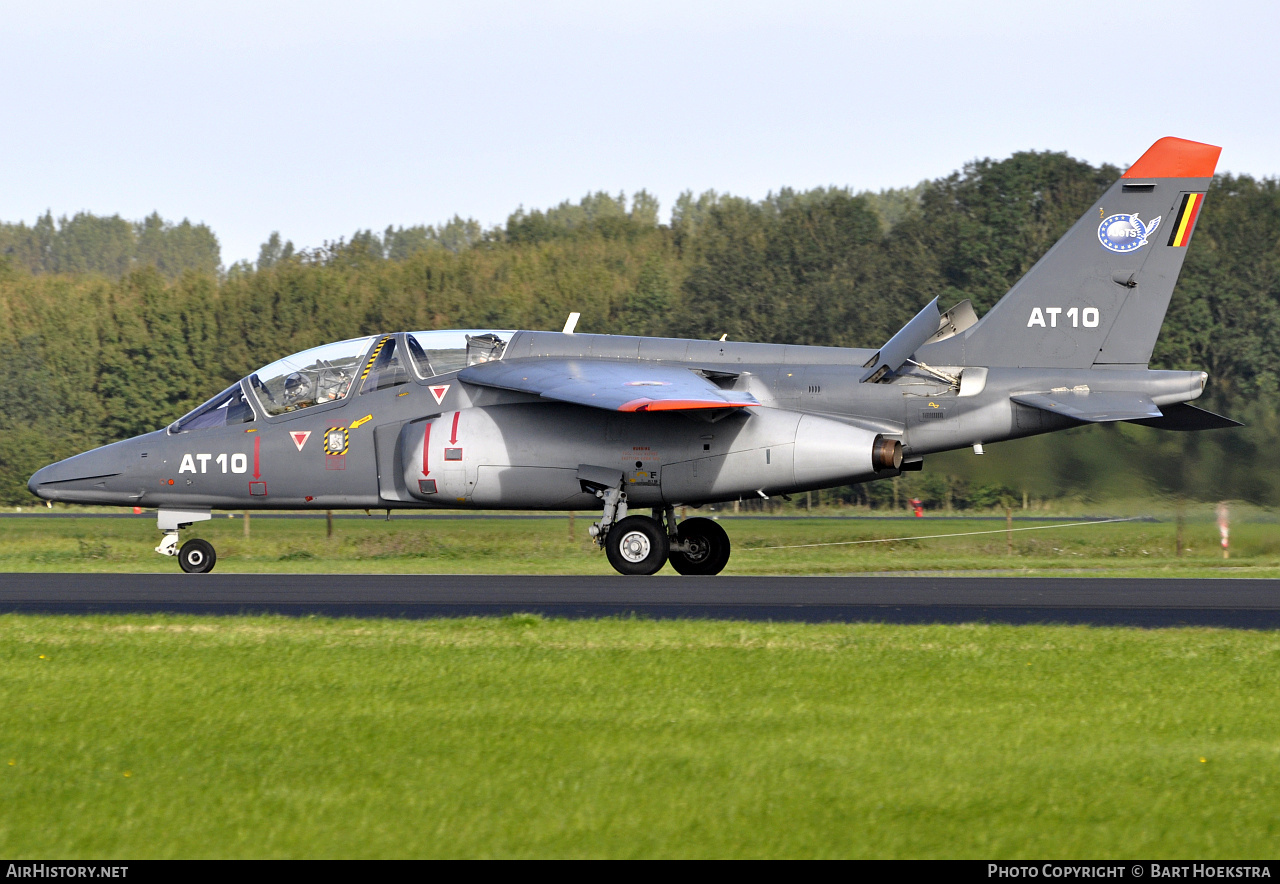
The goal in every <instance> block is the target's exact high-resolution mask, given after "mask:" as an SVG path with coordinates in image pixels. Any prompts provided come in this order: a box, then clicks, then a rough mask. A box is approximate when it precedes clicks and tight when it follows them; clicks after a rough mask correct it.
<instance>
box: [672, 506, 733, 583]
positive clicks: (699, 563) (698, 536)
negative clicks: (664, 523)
mask: <svg viewBox="0 0 1280 884" xmlns="http://www.w3.org/2000/svg"><path fill="white" fill-rule="evenodd" d="M676 536H677V537H679V538H680V540H682V541H684V542H685V543H688V544H689V546H690V550H689V552H687V553H683V552H672V553H671V567H672V568H675V569H676V572H677V573H680V574H690V575H692V574H719V573H720V572H721V571H723V570H724V566H725V565H727V564H729V549H730V546H729V535H728V534H725V533H724V529H723V528H721V527H720V523H719V522H715V521H712V520H711V519H701V518H698V519H685V520H684V521H683V522H681V523H680V525H679V527H677V528H676Z"/></svg>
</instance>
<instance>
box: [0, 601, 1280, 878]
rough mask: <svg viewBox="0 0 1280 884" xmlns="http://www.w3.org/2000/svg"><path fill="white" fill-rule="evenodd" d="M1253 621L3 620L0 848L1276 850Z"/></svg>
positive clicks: (144, 851)
mask: <svg viewBox="0 0 1280 884" xmlns="http://www.w3.org/2000/svg"><path fill="white" fill-rule="evenodd" d="M1277 663H1280V634H1277V633H1267V632H1229V631H1216V630H1205V629H1179V630H1150V631H1144V630H1128V629H1097V628H1088V627H1004V626H981V625H978V626H965V627H945V626H884V625H803V624H748V623H727V622H689V621H671V622H653V621H643V620H639V621H637V620H604V621H560V620H543V619H540V618H537V617H533V616H517V617H511V618H505V619H489V620H479V619H472V620H452V621H448V620H446V621H419V622H404V621H399V622H397V621H330V620H319V619H313V620H290V619H287V618H275V617H263V618H196V617H166V616H152V617H147V616H129V617H28V616H13V615H10V616H4V617H0V675H2V678H0V702H2V703H3V707H2V708H3V709H4V714H3V715H0V806H2V807H3V808H4V812H3V813H2V814H0V855H4V856H8V857H10V858H14V859H17V858H33V857H34V858H47V857H50V856H52V857H59V858H75V857H94V858H114V857H123V858H134V859H141V858H146V857H457V856H463V857H473V856H497V857H528V856H570V857H655V856H673V857H674V856H680V857H707V856H714V857H718V856H733V857H765V856H767V857H826V856H834V857H981V858H1031V857H1039V858H1060V857H1077V858H1078V857H1151V858H1173V857H1187V856H1193V857H1196V858H1202V859H1209V858H1230V857H1241V856H1246V857H1262V858H1268V857H1275V856H1276V854H1277V846H1276V845H1277V844H1280V840H1278V836H1280V810H1277V808H1280V736H1277V735H1278V734H1280V680H1278V679H1276V678H1275V672H1276V667H1277Z"/></svg>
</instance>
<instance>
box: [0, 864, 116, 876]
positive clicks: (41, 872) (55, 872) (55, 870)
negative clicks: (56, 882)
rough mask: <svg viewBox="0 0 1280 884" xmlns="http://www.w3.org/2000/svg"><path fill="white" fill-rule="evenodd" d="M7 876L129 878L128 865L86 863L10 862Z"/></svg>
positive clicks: (5, 874)
mask: <svg viewBox="0 0 1280 884" xmlns="http://www.w3.org/2000/svg"><path fill="white" fill-rule="evenodd" d="M4 876H5V877H6V878H127V877H128V876H129V867H128V866H100V865H89V864H85V863H56V864H50V863H9V867H8V868H7V869H6V870H5V873H4Z"/></svg>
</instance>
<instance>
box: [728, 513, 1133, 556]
mask: <svg viewBox="0 0 1280 884" xmlns="http://www.w3.org/2000/svg"><path fill="white" fill-rule="evenodd" d="M1139 518H1141V517H1140V516H1129V517H1127V518H1124V519H1097V520H1096V521H1091V522H1067V523H1066V524H1064V525H1033V526H1031V527H1030V528H1000V529H998V530H995V531H963V532H961V533H959V534H921V535H920V536H918V537H882V538H877V539H876V540H836V541H833V542H831V543H795V544H791V545H790V546H748V547H744V548H742V549H739V550H738V552H755V551H757V550H762V549H806V548H808V547H813V546H852V545H853V544H857V543H900V542H902V541H904V540H936V539H937V538H939V537H973V536H974V535H976V534H1008V533H1009V532H1010V531H1043V530H1045V529H1046V528H1081V527H1084V526H1086V525H1105V524H1107V523H1109V522H1135V521H1137V520H1138V519H1139Z"/></svg>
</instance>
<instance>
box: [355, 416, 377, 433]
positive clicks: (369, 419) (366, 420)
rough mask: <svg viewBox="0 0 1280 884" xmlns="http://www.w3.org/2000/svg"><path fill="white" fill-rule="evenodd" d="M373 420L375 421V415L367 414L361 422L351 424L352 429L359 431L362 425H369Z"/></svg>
mask: <svg viewBox="0 0 1280 884" xmlns="http://www.w3.org/2000/svg"><path fill="white" fill-rule="evenodd" d="M371 420H373V415H371V414H366V415H365V416H364V417H362V418H360V420H358V421H355V422H353V423H352V424H351V429H353V430H357V429H359V428H360V425H361V424H366V423H368V422H369V421H371Z"/></svg>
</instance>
